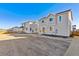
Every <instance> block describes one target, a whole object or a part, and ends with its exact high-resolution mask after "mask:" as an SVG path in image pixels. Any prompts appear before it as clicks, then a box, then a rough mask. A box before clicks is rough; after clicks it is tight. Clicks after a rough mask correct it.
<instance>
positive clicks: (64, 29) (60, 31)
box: [39, 11, 72, 37]
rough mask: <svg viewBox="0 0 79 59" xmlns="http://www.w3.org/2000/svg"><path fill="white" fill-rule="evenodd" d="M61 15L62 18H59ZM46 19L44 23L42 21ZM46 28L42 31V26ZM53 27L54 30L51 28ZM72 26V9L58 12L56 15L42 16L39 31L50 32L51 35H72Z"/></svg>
mask: <svg viewBox="0 0 79 59" xmlns="http://www.w3.org/2000/svg"><path fill="white" fill-rule="evenodd" d="M59 17H61V20H60V19H59ZM50 18H53V21H50ZM42 21H44V23H42ZM43 27H44V28H45V32H43V31H42V28H43ZM50 27H52V30H50ZM71 28H72V14H71V11H65V12H61V13H57V14H55V15H52V14H50V15H48V17H45V18H42V19H41V20H39V33H40V34H49V35H58V36H67V37H68V36H70V34H71Z"/></svg>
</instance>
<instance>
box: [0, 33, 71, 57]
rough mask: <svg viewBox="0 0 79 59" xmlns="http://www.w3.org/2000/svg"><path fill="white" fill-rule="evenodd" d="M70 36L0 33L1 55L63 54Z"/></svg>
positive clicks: (68, 43)
mask: <svg viewBox="0 0 79 59" xmlns="http://www.w3.org/2000/svg"><path fill="white" fill-rule="evenodd" d="M70 42H71V38H61V37H60V38H59V37H49V36H43V35H38V34H0V55H2V56H63V55H64V54H65V52H66V50H67V49H68V47H69V45H70Z"/></svg>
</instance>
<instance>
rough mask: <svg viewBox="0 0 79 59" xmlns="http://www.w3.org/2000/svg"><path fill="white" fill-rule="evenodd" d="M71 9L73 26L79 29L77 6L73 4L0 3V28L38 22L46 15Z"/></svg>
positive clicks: (78, 10)
mask: <svg viewBox="0 0 79 59" xmlns="http://www.w3.org/2000/svg"><path fill="white" fill-rule="evenodd" d="M68 9H71V10H72V15H73V25H77V28H79V4H77V3H76V4H75V3H71V4H69V3H0V28H2V29H7V28H11V27H14V26H21V24H22V23H23V22H26V21H38V20H39V19H40V18H42V17H44V16H47V15H48V14H50V13H51V14H55V13H58V12H61V11H65V10H68Z"/></svg>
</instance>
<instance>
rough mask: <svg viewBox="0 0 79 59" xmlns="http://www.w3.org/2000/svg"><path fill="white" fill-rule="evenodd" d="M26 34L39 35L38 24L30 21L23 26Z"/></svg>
mask: <svg viewBox="0 0 79 59" xmlns="http://www.w3.org/2000/svg"><path fill="white" fill-rule="evenodd" d="M22 25H23V32H24V33H38V23H37V22H32V21H28V22H25V23H23V24H22Z"/></svg>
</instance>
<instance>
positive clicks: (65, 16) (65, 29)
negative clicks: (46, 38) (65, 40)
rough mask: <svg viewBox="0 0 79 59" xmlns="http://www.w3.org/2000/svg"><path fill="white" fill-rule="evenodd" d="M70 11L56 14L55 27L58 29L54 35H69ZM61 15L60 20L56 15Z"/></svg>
mask: <svg viewBox="0 0 79 59" xmlns="http://www.w3.org/2000/svg"><path fill="white" fill-rule="evenodd" d="M70 13H71V11H68V12H64V13H60V14H56V19H57V24H56V25H55V26H56V29H57V30H58V31H57V33H56V35H60V36H70V33H71V21H72V18H71V14H70ZM59 16H61V17H62V18H61V22H60V21H59V19H58V17H59Z"/></svg>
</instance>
